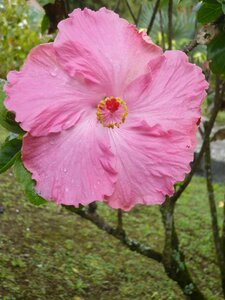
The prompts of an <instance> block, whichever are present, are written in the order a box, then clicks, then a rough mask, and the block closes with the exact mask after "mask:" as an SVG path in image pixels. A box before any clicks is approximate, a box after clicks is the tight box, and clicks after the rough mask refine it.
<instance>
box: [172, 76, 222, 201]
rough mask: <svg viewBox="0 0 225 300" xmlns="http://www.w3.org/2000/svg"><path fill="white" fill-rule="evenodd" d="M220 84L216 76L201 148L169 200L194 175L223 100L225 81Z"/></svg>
mask: <svg viewBox="0 0 225 300" xmlns="http://www.w3.org/2000/svg"><path fill="white" fill-rule="evenodd" d="M220 85H221V81H220V79H219V78H218V77H217V79H216V93H215V98H214V107H213V111H212V114H211V117H210V120H209V123H208V126H207V129H206V131H205V138H204V140H203V143H202V146H201V150H200V152H199V154H198V156H197V158H196V160H195V162H194V163H193V165H192V169H191V172H190V173H189V174H188V175H187V176H186V178H185V180H184V182H183V184H182V185H181V186H180V187H179V189H178V190H177V191H176V192H175V193H174V195H173V196H172V197H170V201H173V202H176V201H177V199H178V198H179V197H180V196H181V194H182V193H183V192H184V191H185V189H186V188H187V186H188V185H189V183H190V182H191V179H192V177H193V175H194V173H195V172H196V170H197V167H198V165H199V163H200V161H201V159H202V157H203V154H204V152H205V147H206V143H207V138H208V137H209V136H210V134H211V131H212V128H213V126H214V123H215V120H216V117H217V114H218V112H219V110H220V108H221V104H222V100H223V95H224V92H225V82H223V83H222V89H220Z"/></svg>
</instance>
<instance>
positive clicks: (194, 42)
mask: <svg viewBox="0 0 225 300" xmlns="http://www.w3.org/2000/svg"><path fill="white" fill-rule="evenodd" d="M197 46H198V42H197V39H193V40H192V41H190V43H189V44H188V45H186V46H184V48H183V50H182V51H183V52H184V53H186V54H188V53H189V52H190V51H192V50H193V49H194V48H195V47H197Z"/></svg>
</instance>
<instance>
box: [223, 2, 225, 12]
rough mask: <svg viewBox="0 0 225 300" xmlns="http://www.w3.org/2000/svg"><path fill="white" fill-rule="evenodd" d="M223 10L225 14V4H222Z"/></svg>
mask: <svg viewBox="0 0 225 300" xmlns="http://www.w3.org/2000/svg"><path fill="white" fill-rule="evenodd" d="M222 10H223V13H224V14H225V3H222Z"/></svg>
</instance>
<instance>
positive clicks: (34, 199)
mask: <svg viewBox="0 0 225 300" xmlns="http://www.w3.org/2000/svg"><path fill="white" fill-rule="evenodd" d="M14 171H15V175H16V179H17V181H18V182H19V183H20V185H21V187H22V190H23V191H24V193H25V195H26V197H27V198H28V200H29V201H30V202H31V203H32V204H34V205H41V204H44V203H46V200H45V199H43V198H42V197H40V196H39V195H38V194H37V193H36V192H35V189H34V185H35V182H34V180H32V177H31V174H30V172H28V171H27V170H26V169H25V168H24V166H23V163H22V161H21V158H20V157H19V158H18V159H17V160H16V161H15V163H14Z"/></svg>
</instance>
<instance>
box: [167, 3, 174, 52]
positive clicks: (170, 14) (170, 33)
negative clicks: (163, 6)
mask: <svg viewBox="0 0 225 300" xmlns="http://www.w3.org/2000/svg"><path fill="white" fill-rule="evenodd" d="M172 41H173V0H169V1H168V49H169V50H171V49H172Z"/></svg>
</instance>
